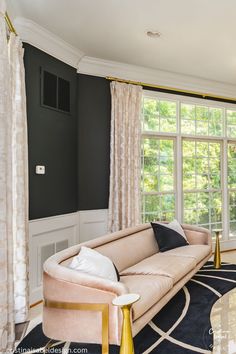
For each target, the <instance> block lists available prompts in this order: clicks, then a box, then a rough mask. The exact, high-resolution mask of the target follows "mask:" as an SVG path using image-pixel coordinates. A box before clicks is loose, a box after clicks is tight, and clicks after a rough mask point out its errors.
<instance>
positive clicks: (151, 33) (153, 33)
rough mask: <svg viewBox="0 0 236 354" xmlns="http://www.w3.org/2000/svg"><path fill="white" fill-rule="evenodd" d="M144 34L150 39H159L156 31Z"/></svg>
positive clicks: (158, 33) (159, 35)
mask: <svg viewBox="0 0 236 354" xmlns="http://www.w3.org/2000/svg"><path fill="white" fill-rule="evenodd" d="M146 34H147V36H148V37H151V38H159V37H161V34H160V32H158V31H147V33H146Z"/></svg>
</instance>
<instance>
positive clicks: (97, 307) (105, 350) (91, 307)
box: [44, 299, 109, 354]
mask: <svg viewBox="0 0 236 354" xmlns="http://www.w3.org/2000/svg"><path fill="white" fill-rule="evenodd" d="M44 306H45V307H49V308H55V309H63V310H80V311H99V312H101V313H102V354H109V338H108V335H109V305H108V304H91V303H76V302H63V301H51V300H47V299H45V300H44Z"/></svg>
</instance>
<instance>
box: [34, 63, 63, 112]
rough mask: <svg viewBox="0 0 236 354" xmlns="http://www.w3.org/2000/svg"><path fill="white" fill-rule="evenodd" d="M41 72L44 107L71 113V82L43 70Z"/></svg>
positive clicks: (42, 102)
mask: <svg viewBox="0 0 236 354" xmlns="http://www.w3.org/2000/svg"><path fill="white" fill-rule="evenodd" d="M49 70H50V68H49ZM40 71H41V104H42V106H44V107H46V108H52V109H56V110H59V111H62V112H65V113H70V81H68V80H65V79H63V78H62V77H59V76H57V75H55V74H53V73H51V72H49V71H47V70H44V69H43V68H41V69H40Z"/></svg>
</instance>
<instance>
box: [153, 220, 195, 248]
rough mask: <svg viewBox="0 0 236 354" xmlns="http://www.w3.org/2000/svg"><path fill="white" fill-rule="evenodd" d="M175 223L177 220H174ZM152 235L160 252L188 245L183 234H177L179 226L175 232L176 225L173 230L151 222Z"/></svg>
mask: <svg viewBox="0 0 236 354" xmlns="http://www.w3.org/2000/svg"><path fill="white" fill-rule="evenodd" d="M176 223H178V222H177V220H176ZM151 225H152V228H153V231H154V235H155V238H156V241H157V243H158V246H159V249H160V252H166V251H168V250H171V249H173V248H177V247H182V246H186V245H188V241H187V239H186V236H185V235H184V236H183V232H181V233H179V232H178V231H179V228H181V226H180V225H179V228H178V231H176V225H174V227H175V229H173V228H171V227H169V226H168V225H169V224H168V225H163V224H160V223H153V222H151Z"/></svg>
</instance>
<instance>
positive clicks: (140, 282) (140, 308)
mask: <svg viewBox="0 0 236 354" xmlns="http://www.w3.org/2000/svg"><path fill="white" fill-rule="evenodd" d="M121 282H122V283H124V284H125V285H126V286H127V288H128V289H129V291H130V293H136V294H139V295H140V300H139V301H137V302H136V303H134V304H133V306H132V317H133V320H134V321H135V320H136V319H137V318H139V317H141V316H142V315H143V314H144V313H145V312H146V311H148V310H149V309H150V308H151V307H152V306H153V305H155V304H156V303H157V301H159V300H160V299H161V298H162V297H163V296H164V295H165V294H166V293H167V292H168V291H169V290H170V289H171V288H172V287H173V280H172V279H171V278H168V277H161V276H158V275H128V276H122V277H121Z"/></svg>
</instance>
